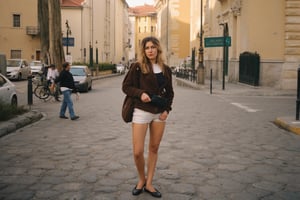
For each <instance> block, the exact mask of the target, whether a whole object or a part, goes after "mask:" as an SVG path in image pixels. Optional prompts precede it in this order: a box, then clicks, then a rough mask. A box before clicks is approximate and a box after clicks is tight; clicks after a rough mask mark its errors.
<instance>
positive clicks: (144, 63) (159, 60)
mask: <svg viewBox="0 0 300 200" xmlns="http://www.w3.org/2000/svg"><path fill="white" fill-rule="evenodd" d="M148 42H152V43H153V44H154V46H155V47H156V48H157V57H156V64H158V65H159V66H160V67H161V69H162V71H163V73H165V67H164V59H163V53H162V47H161V45H160V42H159V40H158V39H157V38H156V37H152V36H151V37H145V38H144V39H143V40H142V42H141V47H140V55H139V62H140V64H141V70H142V73H144V74H147V73H149V72H150V71H151V70H152V69H151V68H150V67H151V66H152V63H151V62H150V60H149V59H148V57H147V56H146V53H145V48H146V44H147V43H148Z"/></svg>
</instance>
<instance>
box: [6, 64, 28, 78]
mask: <svg viewBox="0 0 300 200" xmlns="http://www.w3.org/2000/svg"><path fill="white" fill-rule="evenodd" d="M30 75H31V70H30V67H29V65H28V63H27V61H26V60H23V59H8V60H7V69H6V77H7V78H8V79H11V80H13V79H14V80H22V79H27V78H28V76H30Z"/></svg>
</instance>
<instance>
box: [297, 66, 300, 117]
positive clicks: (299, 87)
mask: <svg viewBox="0 0 300 200" xmlns="http://www.w3.org/2000/svg"><path fill="white" fill-rule="evenodd" d="M299 104H300V67H299V68H298V75H297V100H296V120H299Z"/></svg>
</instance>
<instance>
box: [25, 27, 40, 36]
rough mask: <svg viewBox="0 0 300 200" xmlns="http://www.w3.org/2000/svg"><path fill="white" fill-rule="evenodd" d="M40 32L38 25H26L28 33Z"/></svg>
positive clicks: (35, 33) (36, 33) (33, 34)
mask: <svg viewBox="0 0 300 200" xmlns="http://www.w3.org/2000/svg"><path fill="white" fill-rule="evenodd" d="M39 33H40V28H39V27H38V26H27V27H26V34H27V35H32V36H35V35H38V34H39Z"/></svg>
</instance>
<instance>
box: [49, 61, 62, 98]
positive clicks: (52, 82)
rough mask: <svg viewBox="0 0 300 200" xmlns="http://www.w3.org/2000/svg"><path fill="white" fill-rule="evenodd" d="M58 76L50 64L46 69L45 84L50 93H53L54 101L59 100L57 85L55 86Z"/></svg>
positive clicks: (53, 66)
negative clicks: (46, 83)
mask: <svg viewBox="0 0 300 200" xmlns="http://www.w3.org/2000/svg"><path fill="white" fill-rule="evenodd" d="M58 76H59V73H58V71H57V69H56V67H55V65H54V64H51V65H50V67H49V68H48V72H47V82H48V86H49V87H50V91H51V93H53V95H54V98H55V100H56V101H60V100H59V88H58V87H57V85H58V84H55V79H56V78H57V77H58Z"/></svg>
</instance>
